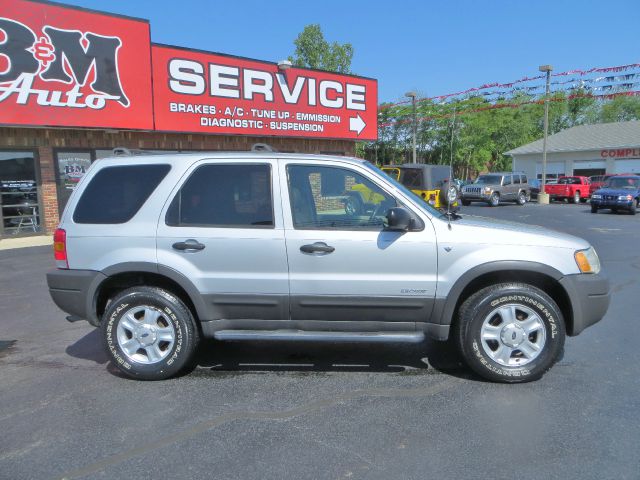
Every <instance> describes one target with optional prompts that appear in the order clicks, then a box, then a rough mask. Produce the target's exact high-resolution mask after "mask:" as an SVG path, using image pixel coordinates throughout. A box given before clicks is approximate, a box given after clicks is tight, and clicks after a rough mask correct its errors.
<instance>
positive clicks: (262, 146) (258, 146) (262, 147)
mask: <svg viewBox="0 0 640 480" xmlns="http://www.w3.org/2000/svg"><path fill="white" fill-rule="evenodd" d="M251 151H252V152H276V153H277V152H278V150H276V149H275V148H273V147H272V146H271V145H269V144H268V143H254V144H253V145H251Z"/></svg>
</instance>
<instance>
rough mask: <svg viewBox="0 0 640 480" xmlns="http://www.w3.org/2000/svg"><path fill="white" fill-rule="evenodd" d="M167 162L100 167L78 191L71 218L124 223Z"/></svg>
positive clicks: (157, 181) (158, 179)
mask: <svg viewBox="0 0 640 480" xmlns="http://www.w3.org/2000/svg"><path fill="white" fill-rule="evenodd" d="M170 169H171V167H170V166H169V165H122V166H117V167H106V168H103V169H102V170H100V171H99V172H98V173H97V174H96V175H95V176H94V177H93V178H92V179H91V182H90V183H89V185H87V188H85V190H84V192H83V193H82V197H81V198H80V200H79V201H78V205H77V206H76V209H75V212H74V213H73V221H74V222H76V223H101V224H105V223H106V224H115V223H125V222H128V221H129V220H131V219H132V218H133V216H134V215H135V214H136V213H138V210H140V207H142V205H143V204H144V202H146V201H147V199H148V198H149V195H151V193H152V192H153V191H154V190H155V189H156V187H157V186H158V185H159V184H160V182H161V181H162V179H163V178H164V177H165V176H166V175H167V173H168V172H169V170H170Z"/></svg>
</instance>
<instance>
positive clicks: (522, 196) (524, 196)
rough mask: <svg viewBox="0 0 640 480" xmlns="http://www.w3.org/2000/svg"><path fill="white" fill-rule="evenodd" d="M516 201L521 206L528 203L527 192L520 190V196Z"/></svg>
mask: <svg viewBox="0 0 640 480" xmlns="http://www.w3.org/2000/svg"><path fill="white" fill-rule="evenodd" d="M516 203H517V204H518V205H520V206H522V205H524V204H525V203H527V194H526V193H525V192H524V191H522V190H521V191H520V192H518V198H517V199H516Z"/></svg>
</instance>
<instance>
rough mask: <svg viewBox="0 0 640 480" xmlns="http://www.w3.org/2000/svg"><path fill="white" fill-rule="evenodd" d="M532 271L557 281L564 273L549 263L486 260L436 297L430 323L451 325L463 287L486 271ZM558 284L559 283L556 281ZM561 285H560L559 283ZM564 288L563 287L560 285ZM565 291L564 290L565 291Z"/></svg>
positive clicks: (486, 272)
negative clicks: (445, 292) (445, 293)
mask: <svg viewBox="0 0 640 480" xmlns="http://www.w3.org/2000/svg"><path fill="white" fill-rule="evenodd" d="M518 271H520V272H533V273H537V274H542V275H545V276H547V277H550V278H552V279H553V280H555V281H557V282H559V280H560V279H561V278H563V277H564V276H565V275H564V274H562V273H561V272H560V271H558V270H556V269H555V268H553V267H550V266H549V265H545V264H544V263H539V262H529V261H525V260H498V261H495V262H487V263H483V264H480V265H476V266H475V267H473V268H471V269H470V270H467V271H466V272H465V273H464V274H463V275H462V276H461V277H460V278H458V280H456V282H455V283H454V284H453V286H452V287H451V289H450V290H449V292H448V293H447V296H446V297H443V298H440V299H439V298H436V302H435V305H434V309H433V313H432V319H433V320H432V323H437V324H440V325H451V324H452V323H453V314H454V311H455V308H456V305H457V304H458V301H459V300H460V296H461V295H462V292H463V291H464V289H465V288H466V287H467V286H468V285H469V284H471V282H473V281H474V280H476V279H477V278H479V277H481V276H482V275H486V274H488V273H499V272H518ZM558 285H560V283H558ZM560 286H561V285H560ZM562 288H563V289H564V287H562ZM565 292H566V291H565Z"/></svg>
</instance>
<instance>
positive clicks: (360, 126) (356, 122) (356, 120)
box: [349, 114, 367, 135]
mask: <svg viewBox="0 0 640 480" xmlns="http://www.w3.org/2000/svg"><path fill="white" fill-rule="evenodd" d="M366 126H367V124H366V123H364V120H362V118H361V117H360V114H358V115H357V116H356V117H351V118H350V119H349V130H351V131H352V132H358V135H360V132H362V130H364V127H366Z"/></svg>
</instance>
